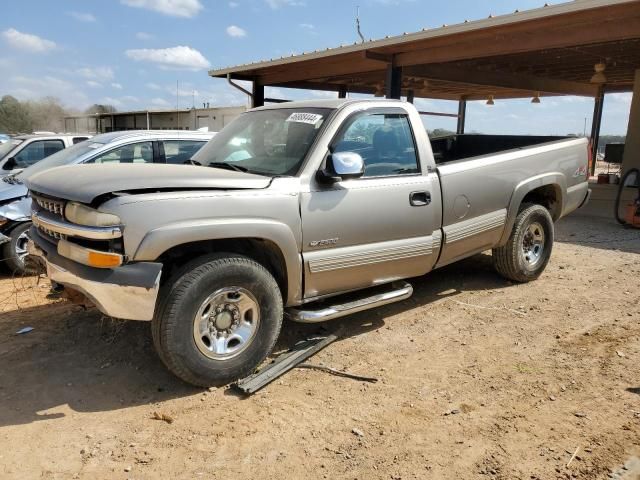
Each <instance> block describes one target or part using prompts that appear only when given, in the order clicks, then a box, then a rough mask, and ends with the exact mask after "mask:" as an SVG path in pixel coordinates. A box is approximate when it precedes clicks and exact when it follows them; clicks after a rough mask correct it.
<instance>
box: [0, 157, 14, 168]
mask: <svg viewBox="0 0 640 480" xmlns="http://www.w3.org/2000/svg"><path fill="white" fill-rule="evenodd" d="M16 165H18V163H17V162H16V159H15V158H14V157H11V158H9V159H8V160H7V161H6V162H4V165H3V166H2V169H3V170H13V169H14V168H16Z"/></svg>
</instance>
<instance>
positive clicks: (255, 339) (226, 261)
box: [152, 254, 283, 387]
mask: <svg viewBox="0 0 640 480" xmlns="http://www.w3.org/2000/svg"><path fill="white" fill-rule="evenodd" d="M229 287H238V288H239V289H241V290H242V291H244V292H248V293H247V295H249V296H251V297H253V298H252V300H253V304H254V305H255V306H256V310H255V311H256V313H257V320H256V319H255V318H252V322H250V323H253V322H257V323H256V326H255V327H253V328H255V331H254V333H253V334H252V336H251V337H250V339H249V340H248V341H247V342H246V345H245V344H243V345H245V346H243V347H242V348H243V349H241V350H240V351H239V353H237V354H234V355H233V356H231V357H230V358H210V357H209V356H207V355H206V354H205V353H203V351H202V350H201V349H202V348H203V343H202V342H198V344H197V340H196V335H195V333H194V323H195V321H196V320H195V319H196V315H197V314H198V313H199V311H200V308H202V305H203V304H204V303H206V300H207V299H208V298H210V297H211V296H212V294H214V292H219V291H220V290H222V289H225V288H229ZM222 305H223V306H228V304H222ZM211 312H212V313H213V307H211ZM204 316H205V317H206V316H207V315H204ZM201 317H202V315H199V316H198V318H201ZM234 318H235V317H234ZM282 318H283V306H282V296H281V294H280V289H279V288H278V284H277V283H276V281H275V279H274V278H273V276H272V275H271V274H270V273H269V272H268V271H267V270H266V269H265V268H264V267H263V266H262V265H260V264H258V263H256V262H254V261H253V260H251V259H249V258H246V257H243V256H240V255H236V254H216V255H209V256H205V257H200V258H198V259H196V260H194V261H193V262H191V263H189V264H188V265H186V266H185V267H183V268H182V269H180V271H179V272H177V273H176V275H174V277H173V279H172V280H171V281H169V282H167V284H166V285H165V286H164V287H163V289H162V290H161V292H160V297H159V301H158V305H157V307H156V312H155V316H154V319H153V321H152V336H153V341H154V345H155V348H156V350H157V352H158V355H159V356H160V358H161V360H162V361H163V363H164V364H165V365H166V366H167V368H168V369H169V370H170V371H171V372H172V373H173V374H174V375H176V376H177V377H179V378H180V379H182V380H184V381H185V382H187V383H190V384H192V385H195V386H199V387H208V386H219V385H224V384H227V383H230V382H232V381H234V380H238V379H240V378H243V377H245V376H247V375H248V374H250V373H252V372H253V371H254V370H255V368H256V367H257V366H258V365H259V364H260V363H261V362H262V361H263V360H264V359H265V358H266V357H267V355H268V354H269V353H270V352H271V350H272V349H273V346H274V345H275V343H276V340H277V339H278V335H279V334H280V327H281V326H282ZM209 321H211V316H209ZM214 321H215V320H214ZM231 327H233V325H232V326H231ZM230 337H231V335H230ZM203 339H204V337H203ZM230 343H231V342H229V344H230ZM212 355H215V354H213V353H212Z"/></svg>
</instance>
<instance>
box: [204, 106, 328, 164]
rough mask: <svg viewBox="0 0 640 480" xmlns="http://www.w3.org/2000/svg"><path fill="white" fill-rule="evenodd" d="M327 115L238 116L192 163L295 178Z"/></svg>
mask: <svg viewBox="0 0 640 480" xmlns="http://www.w3.org/2000/svg"><path fill="white" fill-rule="evenodd" d="M330 113H331V109H328V108H278V109H275V110H258V111H254V112H248V113H245V114H242V115H240V116H239V117H238V118H237V119H235V120H234V121H233V122H232V123H230V124H229V125H228V126H227V127H225V128H223V129H222V131H221V132H220V133H218V134H217V135H216V136H215V137H213V139H212V140H211V141H209V143H207V144H206V145H205V146H204V147H203V148H202V149H201V150H200V151H199V152H198V153H196V154H195V155H194V156H193V161H194V162H198V163H200V164H201V165H204V166H210V167H217V168H229V169H233V170H241V171H246V172H249V173H256V174H259V175H268V176H278V175H295V174H296V173H297V172H298V170H299V169H300V166H301V165H302V162H303V160H304V158H305V156H306V155H307V152H308V151H309V148H310V147H311V144H312V143H313V141H314V140H315V138H316V136H317V135H318V132H319V131H320V127H322V124H323V123H324V121H325V120H326V118H327V116H328V115H329V114H330ZM226 165H228V167H227V166H226Z"/></svg>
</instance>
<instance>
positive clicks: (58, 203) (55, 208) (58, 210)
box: [33, 195, 65, 217]
mask: <svg viewBox="0 0 640 480" xmlns="http://www.w3.org/2000/svg"><path fill="white" fill-rule="evenodd" d="M33 199H34V200H35V201H36V203H37V204H38V206H39V207H40V208H43V209H45V210H47V211H49V212H51V213H55V214H56V215H60V216H61V217H62V216H64V203H65V202H64V201H63V200H53V199H51V198H44V197H40V196H36V195H34V196H33Z"/></svg>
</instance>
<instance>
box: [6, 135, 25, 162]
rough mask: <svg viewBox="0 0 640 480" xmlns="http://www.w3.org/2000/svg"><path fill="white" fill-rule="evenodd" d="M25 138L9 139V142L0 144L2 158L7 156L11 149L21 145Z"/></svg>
mask: <svg viewBox="0 0 640 480" xmlns="http://www.w3.org/2000/svg"><path fill="white" fill-rule="evenodd" d="M22 142H24V140H17V139H16V140H9V141H8V142H5V143H2V144H0V160H2V159H3V158H4V157H6V156H7V153H9V152H10V151H11V150H13V149H14V148H16V147H17V146H18V145H20V144H21V143H22Z"/></svg>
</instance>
